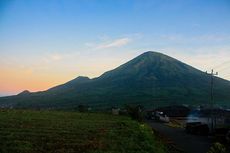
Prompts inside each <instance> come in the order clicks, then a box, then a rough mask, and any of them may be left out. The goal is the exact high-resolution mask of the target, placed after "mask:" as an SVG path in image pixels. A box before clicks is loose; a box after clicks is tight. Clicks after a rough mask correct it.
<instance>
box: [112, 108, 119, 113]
mask: <svg viewBox="0 0 230 153" xmlns="http://www.w3.org/2000/svg"><path fill="white" fill-rule="evenodd" d="M119 113H120V108H116V107H112V114H113V115H119Z"/></svg>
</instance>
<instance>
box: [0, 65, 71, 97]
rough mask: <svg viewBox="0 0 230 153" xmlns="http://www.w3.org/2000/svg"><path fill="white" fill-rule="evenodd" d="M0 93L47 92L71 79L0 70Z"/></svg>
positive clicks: (28, 71)
mask: <svg viewBox="0 0 230 153" xmlns="http://www.w3.org/2000/svg"><path fill="white" fill-rule="evenodd" d="M1 72H2V74H1V75H0V92H2V93H9V94H17V93H20V92H22V91H23V90H29V91H31V92H35V91H43V90H47V89H49V88H51V87H53V86H56V85H59V84H61V83H64V82H66V81H68V79H70V78H71V77H64V76H61V75H59V76H57V77H53V76H52V74H45V75H44V74H39V73H38V74H36V73H34V72H32V71H31V70H25V71H24V70H20V69H19V70H18V69H16V68H14V69H6V68H4V69H3V68H1Z"/></svg>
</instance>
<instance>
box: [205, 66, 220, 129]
mask: <svg viewBox="0 0 230 153" xmlns="http://www.w3.org/2000/svg"><path fill="white" fill-rule="evenodd" d="M207 74H209V75H210V77H211V91H210V92H211V99H210V104H211V131H213V129H214V111H213V110H214V100H213V85H214V76H215V75H218V72H216V73H214V70H213V69H212V71H211V73H207Z"/></svg>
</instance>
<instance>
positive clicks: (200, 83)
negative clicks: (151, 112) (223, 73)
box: [0, 51, 230, 109]
mask: <svg viewBox="0 0 230 153" xmlns="http://www.w3.org/2000/svg"><path fill="white" fill-rule="evenodd" d="M214 87H215V88H214V97H215V103H218V104H221V105H229V103H230V94H229V92H230V82H229V81H227V80H224V79H221V78H218V77H215V78H214ZM209 95H210V75H208V74H206V73H204V72H202V71H200V70H198V69H196V68H193V67H191V66H189V65H187V64H185V63H183V62H181V61H178V60H177V59H174V58H172V57H169V56H167V55H164V54H161V53H158V52H151V51H148V52H145V53H143V54H141V55H139V56H138V57H136V58H134V59H132V60H131V61H129V62H127V63H125V64H123V65H121V66H119V67H117V68H116V69H114V70H111V71H108V72H105V73H104V74H102V75H101V76H100V77H98V78H93V79H89V78H88V77H77V78H76V79H74V80H71V81H69V82H67V83H65V84H63V85H59V86H56V87H53V88H51V89H49V90H47V91H43V92H35V93H30V92H24V93H21V94H19V95H16V96H9V97H2V98H0V105H1V106H3V107H19V108H55V109H56V108H62V109H64V108H66V109H73V108H76V107H77V106H78V105H79V104H84V105H89V106H90V107H94V108H99V109H105V108H110V107H111V106H122V105H124V104H141V105H143V106H146V107H153V106H163V105H175V104H207V103H209V101H210V99H209V97H210V96H209Z"/></svg>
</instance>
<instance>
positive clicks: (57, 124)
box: [0, 110, 165, 153]
mask: <svg viewBox="0 0 230 153" xmlns="http://www.w3.org/2000/svg"><path fill="white" fill-rule="evenodd" d="M0 152H1V153H54V152H55V153H106V152H108V153H124V152H128V153H129V152H130V153H135V152H136V153H151V152H154V153H164V152H165V151H164V147H163V146H162V145H161V144H160V143H159V142H157V141H156V140H155V138H154V136H153V134H152V131H151V129H150V128H149V127H148V126H146V125H144V124H139V123H137V122H135V121H133V120H131V119H130V118H128V117H121V116H113V115H109V114H98V113H77V112H62V111H28V110H1V111H0Z"/></svg>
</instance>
